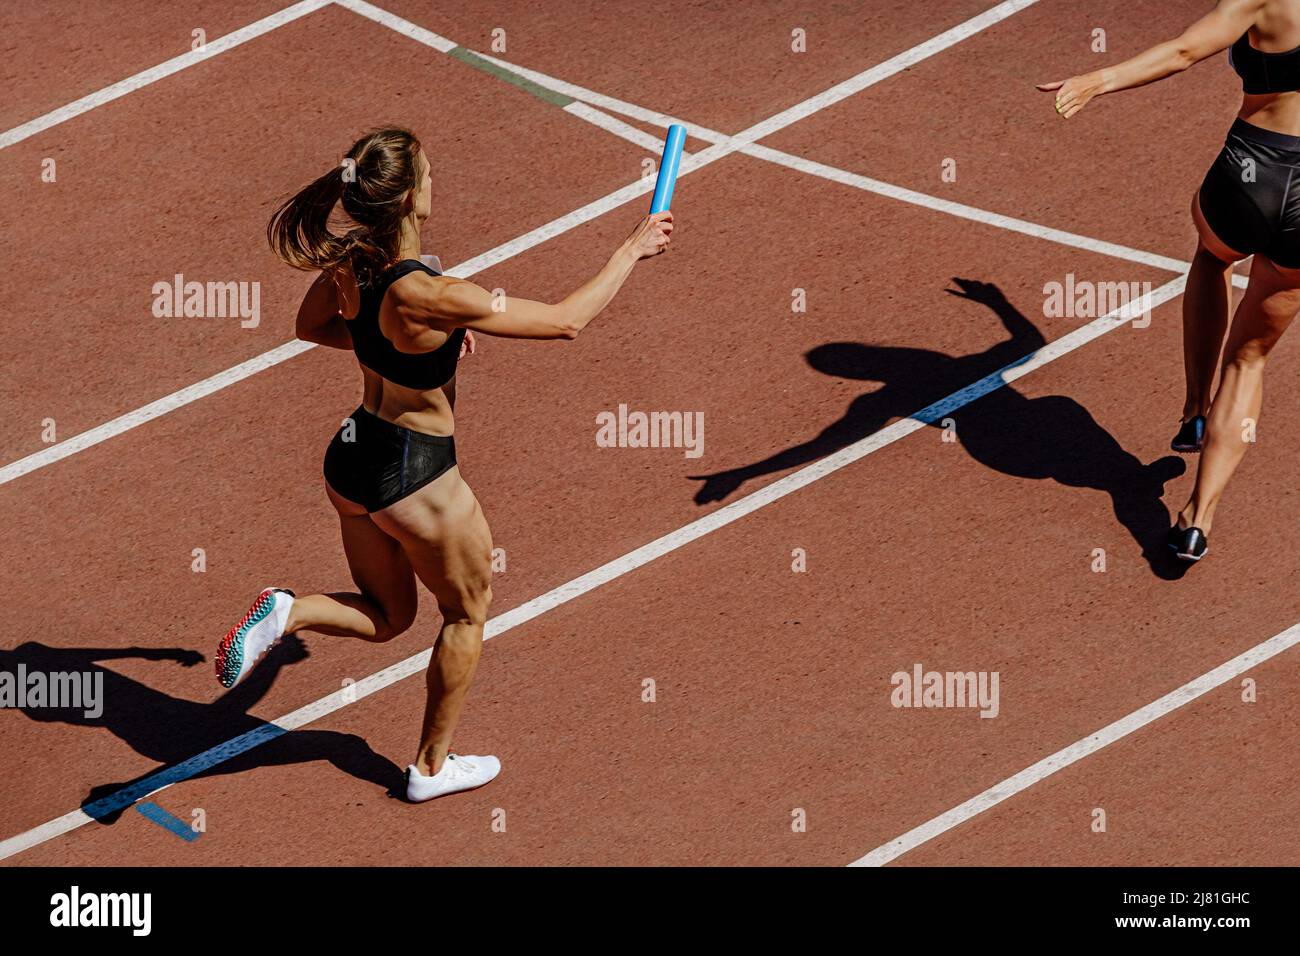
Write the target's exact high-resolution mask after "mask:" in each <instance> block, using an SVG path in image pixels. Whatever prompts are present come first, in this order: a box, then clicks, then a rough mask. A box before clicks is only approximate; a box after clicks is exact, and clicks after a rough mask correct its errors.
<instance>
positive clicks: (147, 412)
mask: <svg viewBox="0 0 1300 956" xmlns="http://www.w3.org/2000/svg"><path fill="white" fill-rule="evenodd" d="M718 148H719V147H714V146H710V147H709V148H708V149H706V150H702V151H701V152H699V153H697V154H696V155H695V157H694V158H695V164H696V166H698V165H705V164H707V163H709V162H713V161H714V160H715V159H717V158H719V156H717V155H715V156H707V155H706V154H707V153H709V151H710V150H716V149H718ZM691 168H694V167H691ZM689 171H690V168H688V165H687V163H686V162H683V163H682V168H681V171H680V172H679V173H678V175H679V176H681V175H684V174H685V173H687V172H689ZM653 189H654V180H653V179H648V180H638V181H637V182H635V183H630V184H629V185H627V186H624V187H622V188H621V189H617V190H615V191H614V192H612V193H609V194H608V195H606V196H603V197H601V198H600V199H597V200H594V201H592V202H590V203H588V204H587V205H585V206H583V207H582V208H580V209H575V210H574V211H573V212H570V213H567V214H565V215H563V216H560V217H559V218H558V219H553V220H551V221H550V222H548V223H546V224H545V225H542V226H538V227H537V228H536V229H533V230H532V231H530V232H527V233H525V234H524V235H522V236H519V237H517V238H515V239H511V240H510V241H509V242H504V243H502V244H501V245H499V246H497V247H496V248H494V249H489V250H488V251H487V252H484V253H481V254H480V255H477V256H475V257H474V258H472V259H468V260H466V261H465V262H462V263H461V264H460V265H457V266H453V267H452V268H450V269H448V270H447V275H450V276H456V277H457V278H461V279H467V278H469V277H470V276H472V275H475V274H476V273H478V272H481V271H482V270H484V269H487V268H489V267H490V266H494V265H496V264H498V263H501V262H504V261H506V260H507V259H510V258H512V257H514V256H517V255H519V254H520V253H522V252H525V251H526V250H528V249H531V248H533V247H534V246H537V245H540V244H541V243H543V242H545V241H546V240H548V239H550V238H552V237H554V236H558V235H560V234H561V233H564V232H568V231H569V230H570V229H573V228H575V227H577V226H579V225H581V224H582V223H585V222H589V221H591V220H592V219H595V218H597V217H599V216H601V215H603V214H604V213H606V212H608V211H609V210H611V209H614V208H616V207H618V206H621V205H622V204H623V203H625V202H628V201H629V200H631V199H635V198H636V197H637V196H641V195H644V194H646V193H648V192H650V191H651V190H653ZM315 347H316V346H315V345H314V344H312V343H310V342H301V341H298V340H296V339H295V340H293V341H290V342H285V343H284V344H283V345H278V346H276V347H275V348H273V349H270V350H268V351H266V352H263V353H262V354H261V355H257V356H254V357H253V358H251V359H248V360H246V361H243V362H240V363H239V364H238V365H235V366H232V367H231V368H228V369H226V370H224V371H222V372H218V373H217V374H216V375H212V376H210V377H208V378H205V379H203V381H201V382H195V383H194V384H193V385H187V386H186V387H185V388H182V389H179V390H178V391H175V392H172V393H171V394H170V395H165V396H163V397H162V398H160V399H157V400H156V401H153V402H150V403H149V404H148V405H144V406H142V407H140V408H137V409H134V410H132V411H129V412H126V413H125V414H123V415H119V416H118V417H117V418H113V419H110V420H109V421H106V422H104V423H103V424H101V425H96V426H95V427H94V428H91V429H90V430H89V431H84V432H81V433H80V434H78V435H74V436H72V437H71V438H69V439H67V440H65V441H62V442H59V443H58V444H55V445H50V446H49V447H47V448H43V449H41V450H40V451H38V452H33V453H32V454H30V455H27V456H26V457H24V458H19V459H18V460H16V461H13V462H10V463H9V464H7V465H5V466H3V467H0V485H6V484H8V483H9V482H11V481H13V480H15V479H17V478H21V477H22V476H23V475H27V474H30V473H31V472H33V471H36V470H37V469H40V468H44V467H46V466H48V465H52V464H54V463H55V462H58V461H62V460H63V459H65V458H68V457H71V456H72V455H75V454H77V453H78V452H81V451H85V450H86V449H87V448H90V447H92V446H94V445H98V444H99V443H100V442H104V441H107V440H108V439H110V438H114V437H116V436H117V435H121V434H122V433H123V432H128V431H130V430H131V429H133V428H138V427H139V426H141V425H143V424H145V423H146V422H150V421H153V420H154V419H155V418H158V417H159V416H162V415H165V414H167V413H168V412H173V411H175V410H176V409H178V408H182V407H184V406H186V405H188V404H190V403H191V402H196V401H198V400H199V399H201V398H204V397H206V396H208V395H211V394H213V393H214V392H218V391H220V390H221V389H223V388H226V387H227V386H229V385H234V384H235V383H236V382H240V381H243V380H244V379H246V378H248V377H249V376H251V375H254V374H256V373H257V372H261V371H263V370H265V369H268V368H271V367H272V366H275V365H279V364H280V363H281V362H286V361H288V360H289V359H291V358H293V357H294V356H296V355H301V354H302V353H303V352H306V351H309V350H310V349H313V348H315Z"/></svg>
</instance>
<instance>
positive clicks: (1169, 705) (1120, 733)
mask: <svg viewBox="0 0 1300 956" xmlns="http://www.w3.org/2000/svg"><path fill="white" fill-rule="evenodd" d="M1296 644H1300V624H1294V625H1292V626H1291V627H1289V628H1287V629H1286V630H1285V631H1283V632H1282V633H1280V634H1275V635H1274V636H1273V637H1271V638H1269V639H1268V640H1267V641H1264V642H1263V643H1260V644H1256V645H1255V646H1254V647H1252V648H1250V649H1249V650H1247V651H1245V652H1244V653H1241V654H1238V655H1237V656H1236V657H1234V658H1233V659H1232V660H1230V661H1227V662H1226V663H1223V664H1220V665H1219V666H1218V667H1216V668H1214V669H1213V670H1210V671H1207V672H1206V673H1204V674H1202V675H1201V676H1200V677H1197V678H1195V679H1193V680H1190V681H1188V682H1187V683H1186V684H1183V685H1182V686H1181V687H1178V688H1176V689H1174V690H1171V691H1170V692H1169V693H1168V694H1165V695H1164V696H1163V697H1161V698H1159V699H1158V700H1154V701H1152V702H1151V703H1149V704H1147V705H1146V706H1145V707H1140V708H1138V709H1137V710H1135V711H1133V713H1131V714H1129V715H1128V716H1126V717H1122V718H1120V719H1119V720H1117V721H1115V722H1114V723H1111V724H1107V725H1106V726H1105V727H1103V728H1101V730H1099V731H1097V732H1096V733H1094V734H1090V735H1089V736H1087V737H1084V738H1083V739H1082V740H1079V741H1076V742H1075V743H1073V744H1071V745H1070V746H1068V747H1063V748H1062V749H1060V750H1058V751H1057V752H1056V753H1054V754H1052V755H1051V756H1048V757H1044V758H1043V759H1042V760H1040V761H1038V762H1037V763H1036V764H1033V765H1032V766H1029V767H1026V768H1025V769H1024V770H1022V771H1020V772H1019V773H1017V774H1015V775H1013V776H1010V777H1008V778H1007V779H1005V780H1003V781H1002V782H1001V783H996V784H994V785H993V786H991V787H989V788H988V789H987V790H985V791H984V792H982V793H979V794H976V795H975V796H973V797H971V798H970V799H969V800H967V801H966V802H965V803H961V804H958V805H957V806H955V807H953V808H952V809H951V810H949V811H948V812H947V813H941V814H940V815H939V816H937V817H935V818H934V819H932V820H928V821H926V822H925V823H922V824H921V825H920V826H917V827H913V828H912V829H911V830H908V831H907V832H906V833H904V834H903V835H902V836H898V837H895V838H894V839H892V840H890V841H889V842H888V843H885V844H882V845H881V846H878V847H876V848H875V849H874V850H872V851H871V852H870V853H868V854H867V855H866V856H864V857H861V858H860V859H857V860H855V861H854V862H852V863H850V864H849V866H884V865H885V864H886V863H889V862H890V861H892V860H896V859H898V858H899V857H900V856H902V855H903V854H904V853H907V852H908V851H909V850H914V849H916V848H917V847H918V846H920V845H921V844H923V843H926V842H928V841H930V840H933V839H934V838H935V837H937V836H941V835H942V834H944V833H947V832H948V831H949V830H951V829H953V828H954V827H956V826H959V825H960V824H962V823H965V822H966V821H967V820H970V819H972V818H973V817H976V816H978V815H979V814H981V813H983V812H984V811H985V810H991V809H992V808H993V807H996V806H997V805H998V804H1000V803H1002V802H1003V801H1005V800H1009V799H1010V798H1011V797H1014V796H1015V795H1016V794H1018V793H1021V792H1022V791H1024V790H1027V789H1029V788H1030V787H1032V786H1033V785H1034V784H1036V783H1039V782H1040V781H1042V780H1046V779H1047V778H1048V777H1050V776H1052V775H1053V774H1055V773H1057V772H1059V771H1061V770H1064V769H1065V768H1066V767H1069V766H1070V765H1072V764H1075V763H1078V762H1079V761H1080V760H1082V759H1083V758H1085V757H1088V756H1091V755H1092V754H1095V753H1096V752H1097V751H1099V750H1101V749H1102V748H1104V747H1107V746H1109V745H1110V744H1113V743H1115V741H1117V740H1122V739H1123V738H1124V737H1127V736H1128V735H1129V734H1132V733H1134V732H1136V731H1138V730H1141V729H1142V728H1143V727H1146V726H1148V725H1149V724H1152V723H1154V722H1155V721H1157V720H1159V719H1160V718H1161V717H1164V716H1165V715H1166V714H1170V713H1172V712H1173V711H1175V710H1177V709H1178V708H1180V707H1182V706H1183V705H1184V704H1189V703H1191V702H1192V701H1194V700H1197V699H1198V698H1200V697H1203V696H1204V695H1206V694H1208V693H1209V692H1210V691H1212V690H1214V689H1215V688H1216V687H1222V686H1223V685H1224V684H1226V683H1227V682H1228V681H1230V680H1232V679H1233V678H1235V677H1240V676H1241V675H1242V674H1244V673H1246V672H1247V671H1249V670H1253V669H1254V668H1256V667H1258V666H1259V665H1260V664H1263V663H1264V662H1265V661H1267V660H1270V659H1271V658H1274V657H1276V656H1277V655H1279V654H1281V653H1282V652H1283V651H1286V650H1289V649H1290V648H1292V647H1295V645H1296Z"/></svg>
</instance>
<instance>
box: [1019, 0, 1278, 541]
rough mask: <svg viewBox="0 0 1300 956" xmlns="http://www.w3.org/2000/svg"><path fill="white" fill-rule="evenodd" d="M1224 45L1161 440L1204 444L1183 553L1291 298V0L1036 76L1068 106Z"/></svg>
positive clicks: (1219, 489)
mask: <svg viewBox="0 0 1300 956" xmlns="http://www.w3.org/2000/svg"><path fill="white" fill-rule="evenodd" d="M1224 49H1228V50H1229V54H1228V59H1229V62H1230V63H1231V65H1232V67H1233V69H1234V70H1236V72H1237V74H1238V75H1239V76H1240V77H1241V81H1242V87H1243V90H1244V96H1243V99H1242V103H1241V109H1240V110H1239V111H1238V113H1237V119H1236V121H1235V122H1234V123H1233V124H1232V127H1231V129H1229V130H1228V139H1227V143H1226V144H1225V145H1224V147H1223V150H1222V151H1221V152H1220V153H1219V156H1218V158H1217V159H1216V160H1215V161H1214V164H1213V165H1212V166H1211V167H1210V171H1209V172H1208V173H1207V174H1206V176H1205V181H1204V182H1203V183H1202V184H1201V187H1200V190H1199V191H1198V192H1197V194H1196V195H1195V196H1194V197H1193V198H1192V218H1193V219H1194V220H1195V222H1196V228H1197V231H1198V233H1199V234H1200V241H1199V242H1198V244H1197V248H1196V256H1195V258H1194V259H1193V260H1192V269H1191V272H1190V273H1189V274H1188V276H1187V291H1186V293H1185V295H1184V296H1183V343H1184V344H1183V355H1184V364H1185V366H1186V372H1187V399H1186V405H1185V406H1184V409H1183V424H1182V427H1181V428H1180V429H1179V432H1178V435H1177V436H1176V437H1175V439H1174V443H1173V447H1174V448H1175V449H1176V450H1179V451H1198V450H1199V451H1201V452H1202V455H1201V461H1200V467H1199V469H1198V470H1197V473H1196V485H1195V488H1194V489H1193V491H1192V496H1191V499H1190V500H1189V501H1188V502H1187V504H1186V506H1184V508H1183V509H1182V511H1180V512H1179V514H1178V520H1177V522H1176V523H1175V524H1174V526H1173V527H1172V528H1171V529H1170V531H1169V545H1170V547H1171V548H1173V549H1174V551H1175V552H1176V553H1177V555H1178V557H1180V558H1182V559H1183V560H1185V561H1199V560H1200V559H1201V558H1203V557H1204V556H1205V553H1206V551H1207V550H1208V545H1209V538H1208V536H1209V533H1210V528H1211V526H1212V525H1213V524H1214V512H1215V508H1216V507H1217V506H1218V503H1219V499H1220V497H1221V496H1222V495H1223V490H1224V488H1225V487H1226V486H1227V484H1228V480H1229V479H1230V478H1231V477H1232V474H1233V472H1234V471H1236V469H1237V466H1238V465H1239V464H1240V463H1241V459H1242V458H1243V456H1244V455H1245V454H1246V446H1247V444H1248V443H1249V436H1251V435H1253V432H1254V424H1255V423H1256V422H1258V420H1259V411H1260V405H1261V403H1262V400H1263V384H1264V366H1265V364H1266V362H1267V360H1268V356H1269V353H1270V352H1271V351H1272V349H1273V346H1275V345H1276V344H1277V342H1278V339H1280V338H1281V337H1282V334H1283V333H1284V332H1285V331H1286V329H1287V327H1288V326H1289V325H1290V324H1291V320H1292V319H1293V318H1294V317H1295V314H1296V312H1297V311H1298V310H1300V175H1297V174H1298V173H1300V93H1297V91H1300V0H1220V2H1219V3H1218V5H1217V6H1216V7H1215V9H1214V10H1213V11H1211V12H1210V13H1208V14H1206V15H1205V16H1204V17H1202V18H1201V19H1199V20H1197V21H1196V22H1195V23H1193V24H1192V25H1191V26H1190V27H1188V28H1187V29H1186V30H1185V31H1184V32H1183V33H1182V34H1181V35H1180V36H1178V37H1176V38H1174V39H1173V40H1168V41H1166V42H1164V43H1161V44H1159V45H1157V46H1153V47H1151V49H1149V50H1147V51H1146V52H1144V53H1141V54H1139V55H1138V56H1135V57H1133V58H1132V59H1131V60H1126V61H1124V62H1123V63H1120V64H1119V65H1117V66H1113V67H1108V68H1106V69H1102V70H1098V71H1096V72H1093V73H1087V74H1084V75H1082V76H1075V77H1071V78H1070V79H1068V80H1065V81H1064V82H1059V83H1047V84H1044V85H1042V86H1040V87H1039V89H1040V90H1043V91H1046V92H1055V93H1056V111H1057V112H1058V113H1059V114H1061V115H1062V116H1063V117H1065V118H1066V119H1069V118H1070V117H1072V116H1074V115H1075V114H1076V113H1078V112H1079V111H1080V110H1081V109H1083V108H1084V107H1085V106H1087V105H1088V103H1089V102H1090V101H1091V100H1092V99H1093V98H1094V97H1097V96H1100V95H1101V94H1103V93H1114V92H1116V91H1118V90H1127V89H1132V88H1133V87H1136V86H1143V85H1145V84H1147V83H1151V82H1154V81H1155V80H1161V79H1164V78H1165V77H1167V76H1170V75H1172V74H1174V73H1178V72H1181V71H1182V70H1185V69H1187V68H1188V67H1189V66H1192V65H1193V64H1195V63H1199V62H1200V61H1201V60H1204V59H1206V58H1207V57H1211V56H1213V55H1214V54H1216V53H1218V52H1219V51H1221V50H1224ZM1293 180H1294V181H1293ZM1251 255H1253V256H1254V257H1255V258H1254V261H1253V263H1252V264H1251V270H1250V285H1249V287H1248V288H1247V290H1246V294H1245V296H1244V298H1243V299H1242V301H1241V303H1240V304H1239V305H1238V306H1237V310H1236V313H1235V315H1234V316H1233V318H1232V323H1231V328H1229V323H1228V306H1229V303H1230V301H1231V299H1230V288H1231V286H1230V283H1231V280H1232V264H1233V263H1234V262H1237V261H1238V260H1241V259H1245V258H1246V257H1247V256H1251ZM1225 333H1227V346H1226V348H1225V347H1224V345H1223V339H1224V334H1225ZM1221 350H1222V352H1223V358H1222V366H1221V375H1220V380H1219V389H1218V391H1217V392H1216V393H1215V394H1214V397H1213V402H1211V400H1210V392H1211V386H1212V383H1213V381H1214V373H1215V368H1216V365H1218V364H1219V354H1220V351H1221Z"/></svg>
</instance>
